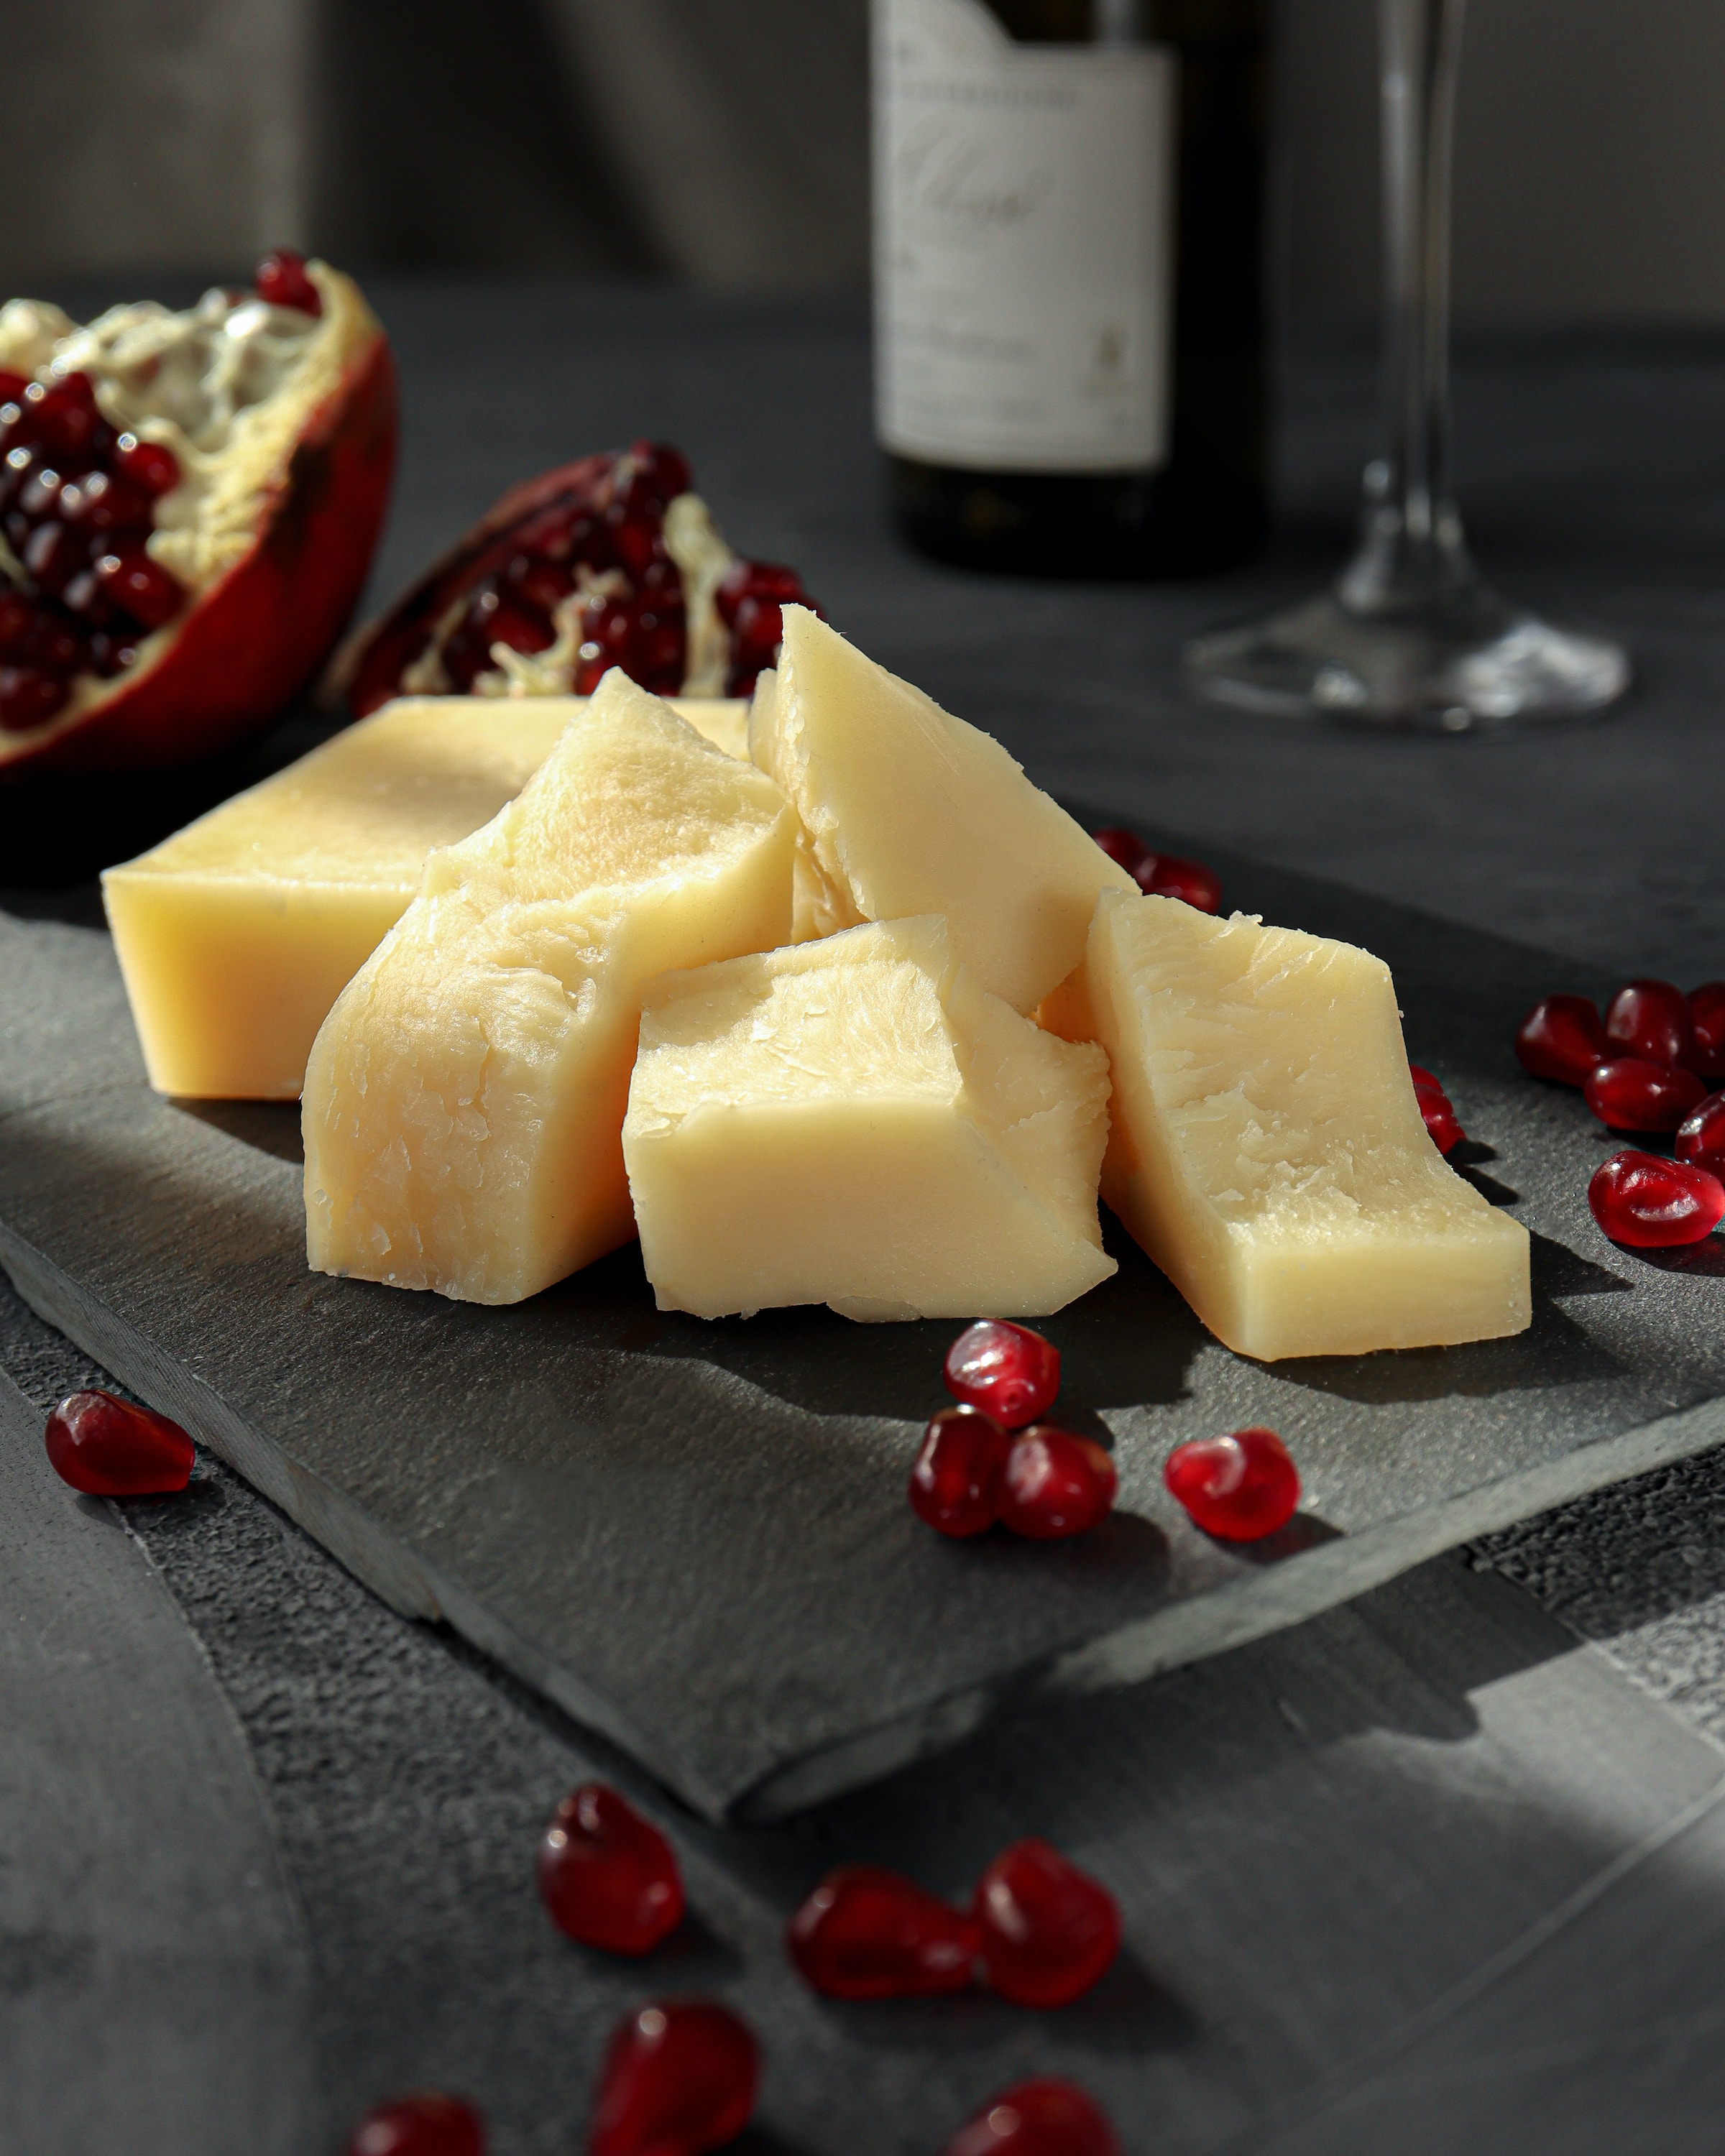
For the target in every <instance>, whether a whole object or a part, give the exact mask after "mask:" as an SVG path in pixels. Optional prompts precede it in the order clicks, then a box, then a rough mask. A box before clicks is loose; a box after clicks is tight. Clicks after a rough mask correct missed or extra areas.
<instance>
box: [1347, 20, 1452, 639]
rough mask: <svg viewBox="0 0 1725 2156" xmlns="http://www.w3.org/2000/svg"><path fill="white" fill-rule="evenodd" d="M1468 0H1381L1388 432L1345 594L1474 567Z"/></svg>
mask: <svg viewBox="0 0 1725 2156" xmlns="http://www.w3.org/2000/svg"><path fill="white" fill-rule="evenodd" d="M1463 6H1464V0H1378V28H1379V36H1380V41H1381V45H1382V66H1383V100H1384V327H1385V332H1386V335H1385V357H1386V366H1387V384H1388V387H1387V399H1386V401H1387V404H1388V411H1387V414H1386V416H1387V418H1388V422H1389V427H1388V432H1389V443H1388V446H1387V449H1386V453H1385V454H1384V457H1383V458H1382V459H1380V461H1379V462H1378V464H1376V465H1373V467H1372V469H1371V470H1370V471H1369V472H1368V474H1367V480H1366V492H1367V499H1366V516H1365V526H1366V536H1365V546H1364V547H1363V550H1362V552H1361V553H1360V555H1359V556H1358V558H1357V559H1356V560H1355V562H1353V564H1352V566H1351V567H1350V568H1349V570H1348V572H1347V575H1346V577H1345V578H1344V581H1343V590H1344V596H1346V597H1348V598H1350V599H1352V600H1353V601H1354V602H1355V603H1363V604H1366V605H1372V604H1374V603H1375V604H1377V605H1384V604H1394V603H1397V602H1398V601H1399V600H1400V601H1405V600H1408V599H1411V598H1418V597H1419V596H1420V595H1422V594H1428V593H1431V592H1433V591H1434V590H1442V589H1450V590H1453V589H1455V588H1456V587H1457V586H1459V585H1465V584H1467V583H1471V581H1472V579H1473V570H1472V567H1471V563H1470V562H1469V561H1468V558H1467V553H1466V547H1465V545H1464V542H1463V541H1462V536H1461V520H1460V518H1459V516H1457V515H1456V512H1455V505H1454V503H1453V501H1452V500H1451V499H1450V168H1451V164H1452V162H1453V158H1452V151H1453V144H1454V139H1455V81H1456V75H1457V73H1458V69H1459V66H1460V62H1461V18H1462V9H1463Z"/></svg>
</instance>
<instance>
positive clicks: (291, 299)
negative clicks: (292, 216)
mask: <svg viewBox="0 0 1725 2156" xmlns="http://www.w3.org/2000/svg"><path fill="white" fill-rule="evenodd" d="M252 281H253V284H254V286H255V288H256V290H257V295H258V297H259V299H260V300H268V302H269V303H270V305H271V306H272V307H295V308H297V309H298V310H299V311H300V313H301V314H302V315H321V313H322V312H323V295H322V294H321V293H320V292H319V290H318V289H317V287H316V285H314V284H313V283H312V281H311V279H310V278H309V277H308V276H307V275H306V274H305V256H304V255H302V254H295V252H294V250H293V249H292V248H290V247H273V248H271V249H270V252H269V254H266V255H265V256H264V259H263V260H262V261H261V262H260V263H259V264H258V274H257V275H256V276H255V277H254V279H253V280H252Z"/></svg>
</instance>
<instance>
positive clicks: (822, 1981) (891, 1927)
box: [785, 1864, 982, 1999]
mask: <svg viewBox="0 0 1725 2156" xmlns="http://www.w3.org/2000/svg"><path fill="white" fill-rule="evenodd" d="M785 1944H786V1947H787V1948H788V1952H789V1953H790V1957H791V1959H792V1960H793V1962H794V1963H796V1965H797V1967H798V1969H799V1970H800V1971H801V1972H802V1974H803V1979H804V1980H805V1981H806V1982H807V1983H808V1984H810V1985H811V1986H812V1987H813V1988H814V1989H815V1990H816V1991H819V1992H822V1993H824V1994H825V1996H826V1997H827V1998H829V1999H932V1998H934V1997H936V1996H937V1994H941V1993H942V1992H948V1991H963V1990H964V1989H967V1988H968V1985H969V1983H970V1980H971V1973H972V1970H973V1967H974V1965H975V1962H976V1958H977V1955H978V1953H979V1952H980V1951H981V1948H982V1932H981V1929H980V1928H979V1927H978V1923H977V1922H976V1919H975V1918H974V1917H969V1916H967V1915H966V1914H965V1913H964V1912H963V1910H962V1909H953V1908H949V1907H947V1904H946V1902H942V1901H941V1900H939V1899H938V1898H937V1897H936V1896H934V1895H932V1894H931V1893H929V1892H927V1891H926V1889H924V1888H923V1887H921V1886H918V1885H917V1884H916V1881H915V1880H914V1879H906V1877H905V1876H904V1875H903V1873H902V1872H898V1871H885V1870H883V1869H882V1868H881V1867H880V1866H876V1865H873V1864H846V1865H842V1866H840V1867H839V1870H838V1871H829V1873H828V1874H827V1876H826V1877H825V1878H824V1879H823V1880H822V1881H821V1882H820V1884H819V1886H817V1887H816V1888H815V1890H814V1892H813V1893H812V1894H811V1895H810V1896H809V1899H808V1900H807V1901H806V1902H804V1903H803V1906H802V1907H801V1908H800V1909H798V1912H797V1913H796V1915H795V1916H794V1917H792V1919H791V1922H790V1928H789V1930H788V1932H787V1933H786V1934H785Z"/></svg>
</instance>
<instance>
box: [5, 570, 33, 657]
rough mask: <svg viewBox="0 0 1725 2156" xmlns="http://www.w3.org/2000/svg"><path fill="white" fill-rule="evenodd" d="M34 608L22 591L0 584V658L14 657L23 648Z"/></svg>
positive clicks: (31, 622)
mask: <svg viewBox="0 0 1725 2156" xmlns="http://www.w3.org/2000/svg"><path fill="white" fill-rule="evenodd" d="M35 619H36V609H35V608H34V607H33V606H32V605H31V604H30V602H29V601H28V599H27V598H25V597H24V595H23V593H22V592H15V591H11V590H8V588H6V586H4V585H3V584H0V659H12V658H15V657H16V656H17V655H18V653H19V652H21V651H22V650H23V648H24V643H25V639H27V638H28V635H29V634H30V630H31V628H32V626H33V624H34V622H35Z"/></svg>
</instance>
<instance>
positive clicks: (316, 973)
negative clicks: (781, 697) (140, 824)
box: [102, 696, 748, 1101]
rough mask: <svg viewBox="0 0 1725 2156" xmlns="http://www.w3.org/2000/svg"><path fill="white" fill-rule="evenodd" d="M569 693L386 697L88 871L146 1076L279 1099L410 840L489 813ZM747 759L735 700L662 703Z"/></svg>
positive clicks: (400, 897) (554, 724)
mask: <svg viewBox="0 0 1725 2156" xmlns="http://www.w3.org/2000/svg"><path fill="white" fill-rule="evenodd" d="M586 708H587V699H586V698H585V697H568V696H565V697H560V698H545V699H536V700H531V701H524V702H511V703H506V704H481V703H479V702H476V701H475V699H474V698H472V697H470V696H424V697H406V698H403V699H401V700H400V701H398V702H396V703H393V704H386V705H385V706H384V707H383V708H382V711H377V712H375V713H374V714H373V715H372V716H371V717H370V718H368V719H364V720H362V721H360V723H359V724H358V725H357V726H349V727H347V728H346V729H345V730H344V731H342V732H341V733H339V734H337V735H336V737H335V738H334V739H333V740H331V741H330V742H326V743H325V745H324V746H323V747H321V748H317V749H314V750H313V751H312V752H311V754H310V755H309V756H304V757H300V761H299V762H297V763H294V764H290V765H289V767H287V769H286V770H285V771H281V772H278V773H276V774H275V776H274V777H273V778H266V779H265V780H264V782H263V783H262V784H261V785H258V786H254V787H252V788H249V790H248V791H247V792H246V793H240V794H236V795H235V796H234V798H233V799H232V800H231V801H226V802H223V803H222V805H221V807H220V808H213V809H212V810H211V811H210V812H209V814H208V815H207V816H201V817H200V818H199V819H198V821H197V822H196V823H195V824H188V825H187V827H186V829H184V830H183V831H178V832H176V833H175V834H174V835H173V837H172V838H171V839H165V840H164V841H163V842H162V844H161V845H159V846H157V847H155V848H153V849H152V850H151V851H150V852H149V853H147V854H145V855H142V856H141V858H140V859H138V860H135V861H128V862H127V863H126V865H124V866H123V867H121V868H113V869H110V870H108V871H107V872H106V874H105V875H104V876H103V878H102V896H103V899H104V901H105V905H106V906H107V911H108V924H109V926H110V928H111V929H112V930H113V932H114V944H115V949H116V952H117V953H118V955H119V959H120V970H121V975H122V977H123V978H124V979H125V982H126V994H127V996H128V997H129V998H130V999H131V1012H132V1019H133V1023H134V1024H136V1027H137V1032H138V1039H139V1042H140V1044H141V1046H142V1048H143V1051H144V1064H145V1068H146V1070H147V1071H148V1073H149V1076H150V1083H151V1085H152V1086H154V1087H155V1088H156V1090H157V1091H158V1092H160V1093H170V1094H175V1095H178V1096H182V1097H184V1098H192V1099H205V1100H251V1101H294V1100H297V1099H298V1098H299V1096H300V1086H301V1085H302V1084H303V1082H304V1080H305V1062H306V1058H307V1057H308V1056H309V1055H311V1044H312V1042H313V1041H314V1040H315V1039H316V1037H317V1029H318V1028H319V1026H321V1024H323V1022H324V1020H325V1019H326V1017H327V1016H328V1015H329V1011H330V1006H331V1004H333V1003H334V1002H335V1000H336V997H337V996H338V995H340V994H341V991H342V989H343V988H346V986H347V983H348V982H349V981H351V980H352V978H353V976H354V975H355V974H356V973H357V972H358V971H359V969H360V968H361V967H362V965H363V964H364V963H365V962H366V960H367V958H368V957H370V956H371V954H372V952H373V951H374V950H376V948H377V946H378V944H379V943H380V942H382V940H383V938H384V937H385V936H386V935H388V932H389V931H390V929H391V928H392V927H393V926H394V925H395V923H396V922H397V921H398V920H399V919H400V918H401V916H402V915H403V913H404V912H405V911H407V908H408V906H409V905H410V904H411V903H412V901H413V894H414V893H415V892H416V891H418V888H419V879H420V876H421V875H422V874H423V873H424V868H425V863H426V860H427V857H428V856H429V855H430V854H431V853H432V852H433V851H434V849H435V848H437V847H439V846H448V845H453V844H454V843H455V841H456V840H457V839H465V838H467V837H469V836H470V834H472V833H473V832H475V831H476V830H478V829H479V828H480V825H481V824H486V823H489V822H490V819H491V818H492V817H493V816H495V814H496V813H497V811H498V810H499V809H500V808H502V807H503V806H504V804H505V803H506V802H509V801H512V800H513V799H514V798H515V797H516V794H517V793H520V792H521V788H522V787H524V786H525V785H526V783H527V781H528V780H529V779H530V778H531V777H532V775H533V773H535V772H536V770H537V769H538V768H539V767H540V765H541V764H542V763H543V762H544V761H545V759H546V757H547V756H548V755H549V754H550V753H551V751H552V747H554V746H555V744H556V742H557V737H558V736H559V735H560V734H561V733H562V730H563V728H564V726H566V725H567V723H568V721H569V720H570V719H571V718H572V717H573V716H575V715H576V714H577V713H578V712H580V711H585V710H586ZM673 708H674V709H676V710H678V711H681V712H682V713H683V714H684V715H685V716H686V717H688V719H689V720H690V721H691V724H693V725H694V726H696V728H697V730H698V731H701V732H702V733H704V734H706V736H707V737H709V738H710V739H712V740H714V741H715V742H716V745H717V746H718V747H721V748H724V749H726V751H727V752H728V753H730V754H732V755H733V756H736V757H738V758H739V759H740V760H742V761H745V762H746V761H747V709H748V707H747V705H745V704H742V703H737V702H731V703H721V702H699V703H694V704H691V705H687V706H684V705H677V706H674V707H673Z"/></svg>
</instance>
